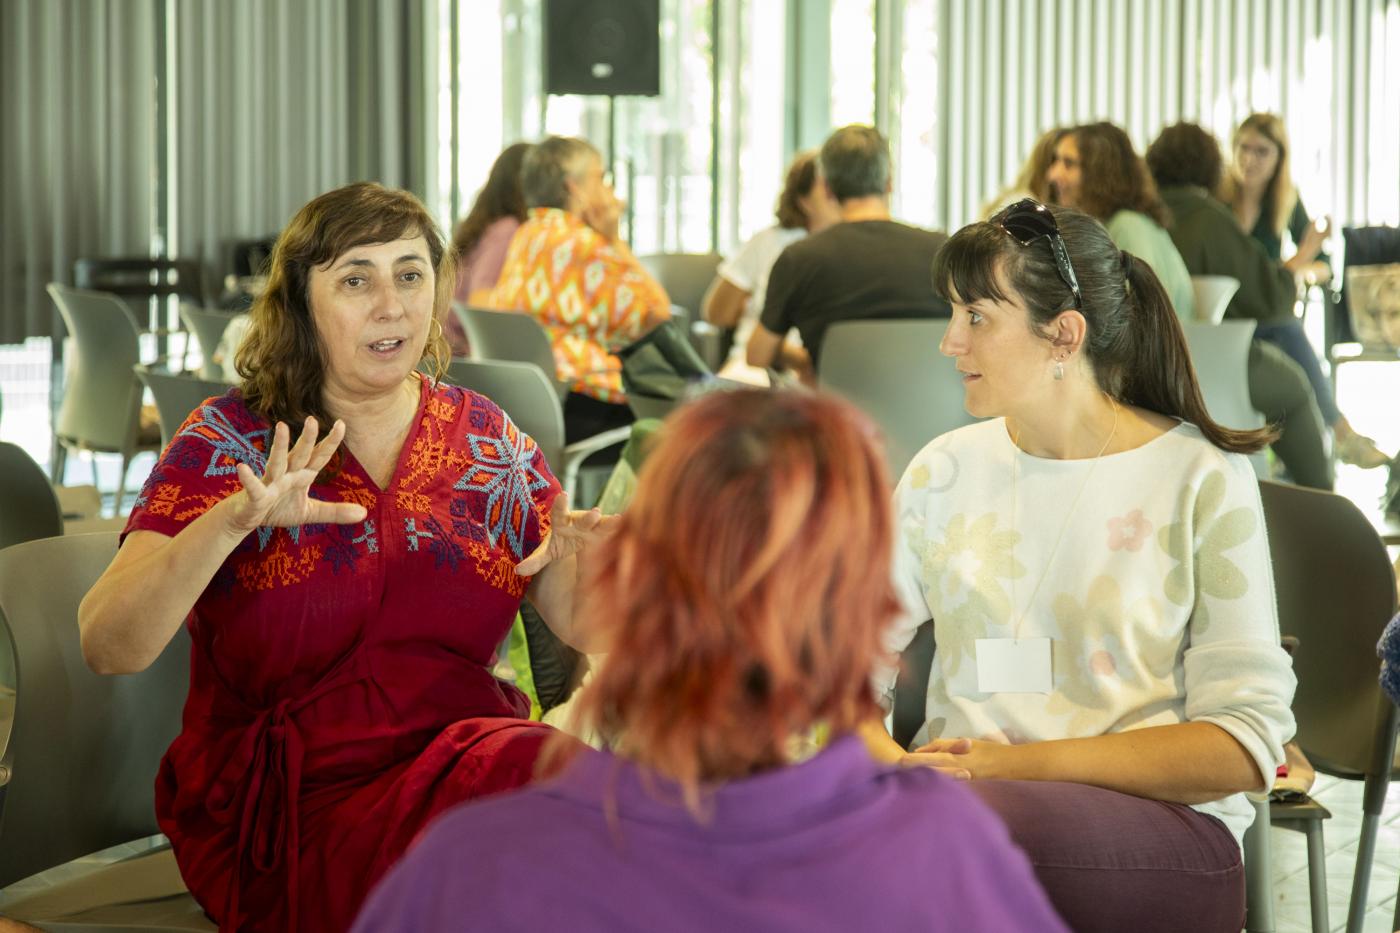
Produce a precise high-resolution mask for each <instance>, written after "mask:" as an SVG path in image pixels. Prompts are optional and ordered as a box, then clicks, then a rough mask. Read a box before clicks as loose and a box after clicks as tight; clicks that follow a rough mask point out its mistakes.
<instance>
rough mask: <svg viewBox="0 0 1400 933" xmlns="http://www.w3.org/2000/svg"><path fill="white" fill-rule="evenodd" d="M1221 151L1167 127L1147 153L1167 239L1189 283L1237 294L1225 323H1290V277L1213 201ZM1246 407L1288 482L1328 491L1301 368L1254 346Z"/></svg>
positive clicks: (1184, 129) (1187, 131) (1203, 138)
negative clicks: (1270, 427)
mask: <svg viewBox="0 0 1400 933" xmlns="http://www.w3.org/2000/svg"><path fill="white" fill-rule="evenodd" d="M1221 166H1222V162H1221V157H1220V146H1219V144H1218V143H1217V142H1216V141H1215V137H1214V136H1211V135H1210V133H1208V132H1207V131H1206V130H1204V129H1202V128H1201V127H1199V126H1197V125H1196V124H1194V123H1178V124H1176V125H1174V126H1169V127H1167V128H1166V129H1165V130H1163V131H1162V133H1161V135H1159V136H1158V137H1157V139H1156V140H1155V141H1154V142H1153V143H1152V145H1151V146H1149V147H1148V149H1147V167H1148V168H1149V169H1150V170H1151V172H1152V177H1153V179H1154V180H1155V181H1156V183H1157V186H1158V190H1159V191H1160V192H1161V195H1162V201H1163V202H1164V203H1165V204H1166V206H1167V209H1168V210H1169V211H1170V212H1171V223H1170V226H1169V227H1168V228H1167V232H1168V233H1169V234H1170V235H1171V238H1172V242H1174V243H1175V244H1176V248H1177V250H1178V251H1179V252H1180V253H1181V258H1182V260H1183V261H1184V262H1185V263H1186V268H1187V269H1188V270H1189V271H1190V273H1191V274H1192V275H1228V276H1230V277H1231V278H1234V279H1238V280H1239V283H1240V289H1239V291H1237V292H1236V293H1235V296H1234V297H1233V298H1232V299H1231V300H1230V305H1229V307H1228V308H1226V310H1225V316H1226V317H1227V318H1236V319H1238V318H1247V319H1251V320H1254V321H1256V322H1259V323H1260V324H1263V323H1274V322H1280V321H1287V320H1291V319H1292V316H1293V301H1294V298H1295V297H1296V293H1295V291H1294V288H1293V276H1292V274H1291V273H1288V272H1286V271H1285V270H1284V269H1283V268H1282V266H1280V265H1279V264H1278V263H1276V262H1274V261H1273V260H1271V259H1269V257H1268V256H1266V255H1265V254H1264V250H1263V249H1262V248H1260V246H1259V244H1257V243H1255V242H1254V241H1253V240H1251V239H1250V238H1249V236H1248V235H1247V234H1245V233H1244V232H1242V231H1241V230H1240V228H1239V227H1238V226H1237V225H1236V224H1235V220H1234V218H1233V217H1231V216H1230V211H1229V209H1228V208H1227V207H1225V205H1224V204H1222V203H1220V202H1219V201H1217V200H1216V199H1215V198H1214V197H1213V196H1212V195H1211V193H1210V192H1211V191H1213V190H1214V189H1215V188H1216V187H1217V186H1218V185H1219V184H1220V173H1221ZM1247 372H1248V379H1249V396H1250V402H1251V404H1252V405H1253V406H1254V408H1255V409H1256V410H1257V411H1259V412H1260V413H1261V414H1263V415H1264V417H1265V418H1266V419H1267V420H1268V421H1269V423H1270V424H1274V425H1277V426H1279V427H1280V429H1281V434H1280V436H1279V439H1278V440H1277V441H1275V442H1274V444H1273V449H1274V453H1276V454H1277V455H1278V457H1279V459H1280V460H1282V461H1283V464H1284V466H1285V467H1287V468H1288V472H1289V475H1291V476H1292V477H1293V480H1294V481H1295V482H1297V483H1300V484H1301V485H1304V486H1312V487H1314V488H1318V489H1331V488H1332V462H1331V459H1330V458H1329V457H1328V456H1327V444H1326V429H1325V428H1324V426H1323V422H1322V415H1321V413H1320V412H1319V411H1318V406H1317V398H1316V394H1315V393H1314V391H1313V388H1312V386H1311V385H1310V384H1309V382H1308V377H1307V374H1306V373H1305V372H1304V371H1303V368H1302V367H1301V366H1299V365H1298V363H1296V362H1295V361H1293V360H1292V359H1290V358H1289V356H1288V355H1287V354H1286V353H1284V352H1283V351H1282V350H1280V349H1279V348H1278V347H1276V346H1274V345H1273V344H1271V343H1266V342H1264V341H1262V340H1257V339H1256V340H1255V341H1254V342H1253V344H1252V345H1251V346H1250V351H1249V361H1248V371H1247Z"/></svg>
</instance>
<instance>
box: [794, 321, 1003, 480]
mask: <svg viewBox="0 0 1400 933" xmlns="http://www.w3.org/2000/svg"><path fill="white" fill-rule="evenodd" d="M947 329H948V322H947V321H943V320H903V321H842V322H841V323H839V324H833V325H831V327H829V328H827V331H826V337H825V339H824V340H823V342H822V352H821V360H820V366H819V367H818V370H817V374H818V380H819V382H820V383H821V385H822V387H823V388H826V389H830V390H832V391H833V392H835V393H836V394H838V395H842V396H844V397H846V398H847V399H849V400H850V401H852V402H854V403H855V404H856V406H857V407H859V408H860V409H861V410H862V411H864V412H865V413H866V414H868V415H869V416H870V417H871V418H872V419H874V421H875V423H876V424H877V425H879V426H880V429H881V430H882V431H883V432H884V434H885V447H886V450H885V455H886V457H887V458H888V460H889V464H890V471H891V473H892V474H893V478H894V479H895V480H898V479H899V477H900V476H901V475H902V474H903V473H904V469H905V467H907V466H908V465H909V461H910V460H912V459H913V458H914V455H915V454H917V453H918V452H919V451H920V450H922V449H923V447H924V445H925V444H927V443H928V442H929V441H931V440H933V439H934V438H935V437H937V436H938V435H940V434H945V433H947V432H948V431H951V430H953V429H954V428H960V427H962V426H964V425H968V424H972V423H974V422H975V421H976V420H977V419H976V418H974V417H972V416H971V415H969V414H968V413H967V409H966V408H964V407H963V386H962V378H961V377H960V376H959V375H958V372H957V369H956V367H954V365H953V361H952V360H949V359H946V358H945V357H943V356H942V355H941V354H940V353H939V352H938V344H939V341H941V340H942V339H943V334H944V332H945V331H946V330H947Z"/></svg>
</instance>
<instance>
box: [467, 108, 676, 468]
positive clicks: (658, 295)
mask: <svg viewBox="0 0 1400 933" xmlns="http://www.w3.org/2000/svg"><path fill="white" fill-rule="evenodd" d="M520 186H521V190H522V192H523V194H524V196H525V206H526V208H527V209H528V211H529V215H528V216H527V217H526V219H525V222H524V223H523V224H521V226H520V229H519V230H517V231H516V232H515V236H514V237H513V238H512V239H511V241H510V247H509V249H508V250H507V252H506V260H505V265H504V266H502V268H501V276H500V278H499V279H498V280H497V283H496V288H495V290H494V291H493V292H492V295H491V305H492V306H493V307H496V308H502V309H510V310H517V311H524V312H525V313H527V314H530V315H532V316H534V317H535V319H536V320H538V321H539V322H540V324H541V325H542V326H543V327H544V330H545V333H547V334H548V335H549V339H550V343H551V344H552V345H553V348H554V363H555V368H556V370H557V371H558V376H559V378H560V379H561V380H562V381H565V382H567V383H568V384H569V388H570V390H571V391H570V392H569V395H568V397H567V398H565V400H564V431H565V435H566V439H567V440H568V441H569V442H570V443H572V442H573V441H576V440H580V439H582V438H584V437H589V436H591V435H594V434H597V433H599V432H601V431H605V430H607V429H609V428H614V427H619V426H622V425H626V424H630V423H631V422H632V413H631V410H630V409H629V408H628V407H627V398H626V396H625V395H624V394H623V392H622V362H621V360H619V359H618V358H617V356H616V355H615V354H614V352H613V351H615V350H617V349H618V348H620V347H623V346H626V345H627V344H629V343H632V342H633V341H635V340H636V339H637V338H639V337H641V336H642V335H643V334H645V333H646V332H647V331H649V330H651V329H652V328H653V327H655V326H656V325H657V324H659V323H661V322H662V321H664V320H666V319H668V318H669V317H670V316H671V300H670V298H669V297H667V295H666V290H665V289H663V288H662V287H661V285H660V284H659V283H658V282H657V281H656V280H655V279H654V278H652V277H651V275H650V273H648V272H647V271H646V269H645V268H643V267H642V264H641V263H640V262H638V261H637V258H636V257H635V256H633V255H632V251H631V250H630V249H628V248H627V244H626V243H625V242H623V241H622V240H621V239H620V238H619V237H618V233H617V224H618V218H619V217H620V216H621V215H622V202H621V201H619V200H618V199H617V196H616V195H614V194H613V190H612V185H611V184H609V183H608V181H607V179H606V177H605V175H604V172H603V160H602V158H601V157H600V156H599V155H598V150H597V149H594V148H593V147H592V146H591V145H589V144H588V143H587V142H585V141H584V140H582V139H572V138H568V137H563V136H551V137H550V138H549V139H546V140H545V141H544V142H541V143H539V144H538V145H536V146H534V147H533V148H532V149H531V150H530V152H529V153H528V154H527V155H526V156H525V161H524V164H522V165H521V168H520Z"/></svg>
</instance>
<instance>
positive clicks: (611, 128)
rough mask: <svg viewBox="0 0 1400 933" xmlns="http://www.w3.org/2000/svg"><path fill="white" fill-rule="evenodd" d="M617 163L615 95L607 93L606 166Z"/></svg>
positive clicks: (610, 166)
mask: <svg viewBox="0 0 1400 933" xmlns="http://www.w3.org/2000/svg"><path fill="white" fill-rule="evenodd" d="M616 164H617V96H616V95H614V94H609V95H608V168H609V169H611V168H612V167H613V166H614V165H616Z"/></svg>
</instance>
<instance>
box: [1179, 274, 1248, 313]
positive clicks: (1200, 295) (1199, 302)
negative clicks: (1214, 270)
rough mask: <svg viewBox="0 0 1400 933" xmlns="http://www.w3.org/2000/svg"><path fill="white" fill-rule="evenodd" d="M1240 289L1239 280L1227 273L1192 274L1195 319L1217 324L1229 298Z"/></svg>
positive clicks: (1228, 304) (1227, 305) (1228, 303)
mask: <svg viewBox="0 0 1400 933" xmlns="http://www.w3.org/2000/svg"><path fill="white" fill-rule="evenodd" d="M1239 290H1240V280H1239V279H1237V278H1233V277H1231V276H1228V275H1193V276H1191V291H1192V293H1193V294H1194V296H1195V299H1196V320H1198V321H1204V322H1206V323H1208V324H1219V323H1220V322H1221V321H1223V320H1224V319H1225V309H1226V308H1228V307H1229V306H1230V299H1231V298H1233V297H1235V292H1237V291H1239Z"/></svg>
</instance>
